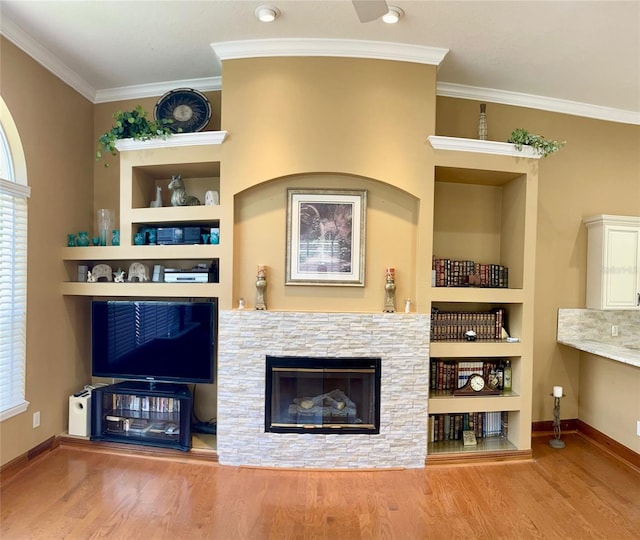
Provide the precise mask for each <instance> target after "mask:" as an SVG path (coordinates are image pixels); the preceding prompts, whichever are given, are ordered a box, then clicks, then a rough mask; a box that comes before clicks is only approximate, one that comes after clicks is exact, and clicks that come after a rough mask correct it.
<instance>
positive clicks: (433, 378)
mask: <svg viewBox="0 0 640 540" xmlns="http://www.w3.org/2000/svg"><path fill="white" fill-rule="evenodd" d="M505 366H506V361H505V360H497V359H487V360H478V359H473V360H465V359H456V360H444V359H442V358H431V360H430V364H429V389H430V390H434V391H435V390H437V391H445V392H446V391H450V392H451V391H453V390H455V389H456V388H462V387H463V386H464V385H465V384H466V383H467V381H468V380H469V377H470V376H471V375H473V374H474V373H480V374H481V375H483V376H484V378H485V380H486V381H487V382H488V383H489V385H490V386H491V387H492V388H498V389H500V390H502V384H503V376H502V373H503V372H504V367H505Z"/></svg>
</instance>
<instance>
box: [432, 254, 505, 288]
mask: <svg viewBox="0 0 640 540" xmlns="http://www.w3.org/2000/svg"><path fill="white" fill-rule="evenodd" d="M432 270H433V274H434V281H435V283H432V285H433V286H434V287H492V288H507V287H508V286H509V269H508V268H507V267H506V266H503V265H501V264H480V263H477V262H474V261H456V260H452V259H439V258H436V257H435V256H434V257H433V261H432Z"/></svg>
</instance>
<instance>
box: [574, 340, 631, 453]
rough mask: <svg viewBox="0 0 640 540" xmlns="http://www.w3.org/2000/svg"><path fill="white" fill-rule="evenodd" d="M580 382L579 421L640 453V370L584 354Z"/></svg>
mask: <svg viewBox="0 0 640 540" xmlns="http://www.w3.org/2000/svg"><path fill="white" fill-rule="evenodd" d="M579 380H580V399H579V401H580V420H582V421H583V422H585V423H587V424H589V425H590V426H592V427H595V428H596V429H597V430H599V431H601V432H602V433H604V434H605V435H608V436H609V437H611V438H612V439H614V440H616V441H618V442H619V443H621V444H624V445H625V446H627V447H629V448H631V449H632V450H634V451H635V452H638V453H640V437H638V435H637V432H636V430H637V427H636V422H638V421H640V399H639V396H640V369H638V368H637V367H635V366H631V365H628V364H622V363H620V362H616V361H614V360H610V359H608V358H603V357H601V356H595V355H593V354H589V353H585V352H583V353H581V357H580V376H579ZM634 396H635V397H634Z"/></svg>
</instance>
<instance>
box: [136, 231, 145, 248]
mask: <svg viewBox="0 0 640 540" xmlns="http://www.w3.org/2000/svg"><path fill="white" fill-rule="evenodd" d="M144 237H145V233H142V232H137V233H136V235H135V236H134V237H133V243H134V244H135V245H136V246H143V245H144Z"/></svg>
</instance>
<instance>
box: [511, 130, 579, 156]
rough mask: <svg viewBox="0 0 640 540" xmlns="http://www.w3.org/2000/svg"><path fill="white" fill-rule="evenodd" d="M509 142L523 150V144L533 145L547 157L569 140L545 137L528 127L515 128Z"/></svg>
mask: <svg viewBox="0 0 640 540" xmlns="http://www.w3.org/2000/svg"><path fill="white" fill-rule="evenodd" d="M507 142H508V143H512V144H514V145H515V147H516V148H517V149H518V150H522V147H523V146H525V145H526V146H531V147H533V148H534V149H535V150H536V151H537V152H538V153H539V154H540V155H541V156H542V157H547V156H548V155H549V154H553V153H555V152H557V151H558V150H560V149H561V148H562V147H563V146H564V145H565V144H567V141H554V140H553V139H549V140H547V139H545V138H544V137H542V136H541V135H534V134H533V133H529V132H528V131H527V130H526V129H522V128H518V129H514V130H513V133H511V136H510V137H509V138H508V139H507Z"/></svg>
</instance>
